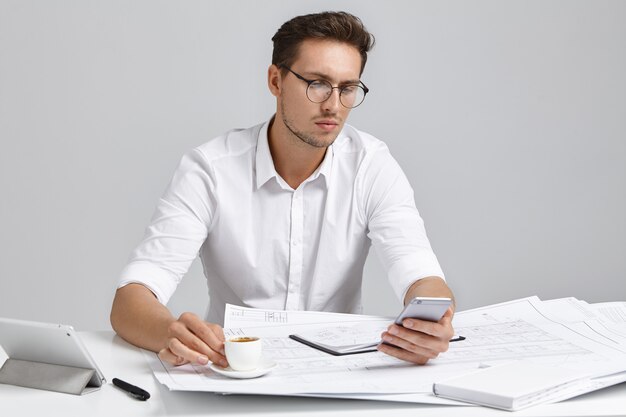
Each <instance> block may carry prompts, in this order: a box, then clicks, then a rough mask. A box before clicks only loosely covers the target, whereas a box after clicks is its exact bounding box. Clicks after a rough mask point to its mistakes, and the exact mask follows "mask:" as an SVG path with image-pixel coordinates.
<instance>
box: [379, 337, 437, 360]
mask: <svg viewBox="0 0 626 417" xmlns="http://www.w3.org/2000/svg"><path fill="white" fill-rule="evenodd" d="M382 340H383V341H384V342H385V343H387V344H391V345H394V346H396V347H399V348H401V349H403V350H406V351H408V352H410V353H413V354H415V355H418V356H420V357H425V358H428V359H434V358H436V357H437V356H438V355H439V353H441V352H444V351H445V350H447V346H443V345H442V344H441V343H440V341H438V340H437V341H436V342H433V341H432V340H427V341H426V342H424V341H422V342H420V343H413V342H411V341H410V340H407V339H405V338H402V337H398V336H396V335H392V334H389V333H388V332H385V333H383V335H382Z"/></svg>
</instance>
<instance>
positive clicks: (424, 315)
mask: <svg viewBox="0 0 626 417" xmlns="http://www.w3.org/2000/svg"><path fill="white" fill-rule="evenodd" d="M451 304H452V299H451V298H439V297H415V298H414V299H412V300H411V301H410V302H409V303H408V304H407V305H406V306H405V307H404V310H402V312H401V313H400V314H399V315H398V317H396V320H395V323H396V324H397V325H398V326H402V321H403V320H404V319H409V318H412V319H419V320H427V321H435V322H437V321H439V320H441V317H443V315H444V314H445V312H446V310H447V309H448V307H450V305H451Z"/></svg>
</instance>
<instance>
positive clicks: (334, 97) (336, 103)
mask: <svg viewBox="0 0 626 417" xmlns="http://www.w3.org/2000/svg"><path fill="white" fill-rule="evenodd" d="M339 93H340V90H339V89H338V88H333V91H331V93H330V97H328V99H326V101H324V102H323V103H322V110H324V112H325V113H336V112H337V111H338V110H339V107H340V106H341V101H340V100H339Z"/></svg>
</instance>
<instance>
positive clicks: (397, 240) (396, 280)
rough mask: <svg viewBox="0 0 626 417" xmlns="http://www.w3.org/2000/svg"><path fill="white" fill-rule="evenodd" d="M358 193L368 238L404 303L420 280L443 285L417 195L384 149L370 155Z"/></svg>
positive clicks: (378, 146) (359, 178)
mask: <svg viewBox="0 0 626 417" xmlns="http://www.w3.org/2000/svg"><path fill="white" fill-rule="evenodd" d="M357 187H358V188H359V191H360V193H359V194H360V195H361V204H360V207H362V211H363V213H362V215H363V216H364V217H365V221H366V222H367V228H368V237H369V238H370V240H371V241H372V245H373V246H374V251H375V252H376V254H377V256H378V257H379V259H380V260H381V263H382V264H383V267H384V268H385V271H386V272H387V278H388V279H389V282H390V284H391V286H392V288H393V290H394V292H395V294H396V296H397V297H398V298H399V299H400V301H403V300H404V297H405V295H406V292H407V291H408V289H409V287H410V286H411V285H412V284H413V283H414V282H415V281H417V280H419V279H421V278H425V277H428V276H438V277H441V278H442V279H444V280H445V277H444V274H443V271H442V269H441V266H440V265H439V261H438V260H437V257H436V256H435V253H434V252H433V250H432V248H431V245H430V242H429V240H428V237H427V236H426V230H425V228H424V222H423V220H422V218H421V217H420V214H419V212H418V210H417V208H416V207H415V200H414V195H413V189H412V188H411V185H410V184H409V181H408V180H407V178H406V176H405V175H404V172H402V169H401V168H400V166H399V165H398V163H397V162H396V160H395V159H394V158H393V157H392V156H391V154H390V153H389V150H388V148H387V146H386V145H385V144H384V143H382V142H380V143H379V144H377V145H376V149H374V150H373V151H372V152H368V155H367V156H366V157H365V159H364V161H363V164H362V166H361V169H360V172H359V175H358V176H357Z"/></svg>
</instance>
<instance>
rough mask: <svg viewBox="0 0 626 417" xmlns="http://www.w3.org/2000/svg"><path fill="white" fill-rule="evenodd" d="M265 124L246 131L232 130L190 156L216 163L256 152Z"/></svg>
mask: <svg viewBox="0 0 626 417" xmlns="http://www.w3.org/2000/svg"><path fill="white" fill-rule="evenodd" d="M262 126H263V124H258V125H256V126H252V127H249V128H246V129H232V130H230V131H228V132H226V133H224V134H222V135H220V136H217V137H215V138H213V139H211V140H209V141H207V142H205V143H203V144H202V145H200V146H197V147H195V148H193V149H192V150H190V151H189V152H188V155H189V156H191V155H194V154H195V155H196V156H200V157H202V158H203V159H205V160H206V161H207V162H216V161H218V160H221V159H224V158H237V157H242V156H245V155H246V154H248V153H250V152H252V153H254V151H255V150H256V145H257V140H258V136H259V131H260V130H261V128H262Z"/></svg>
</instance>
